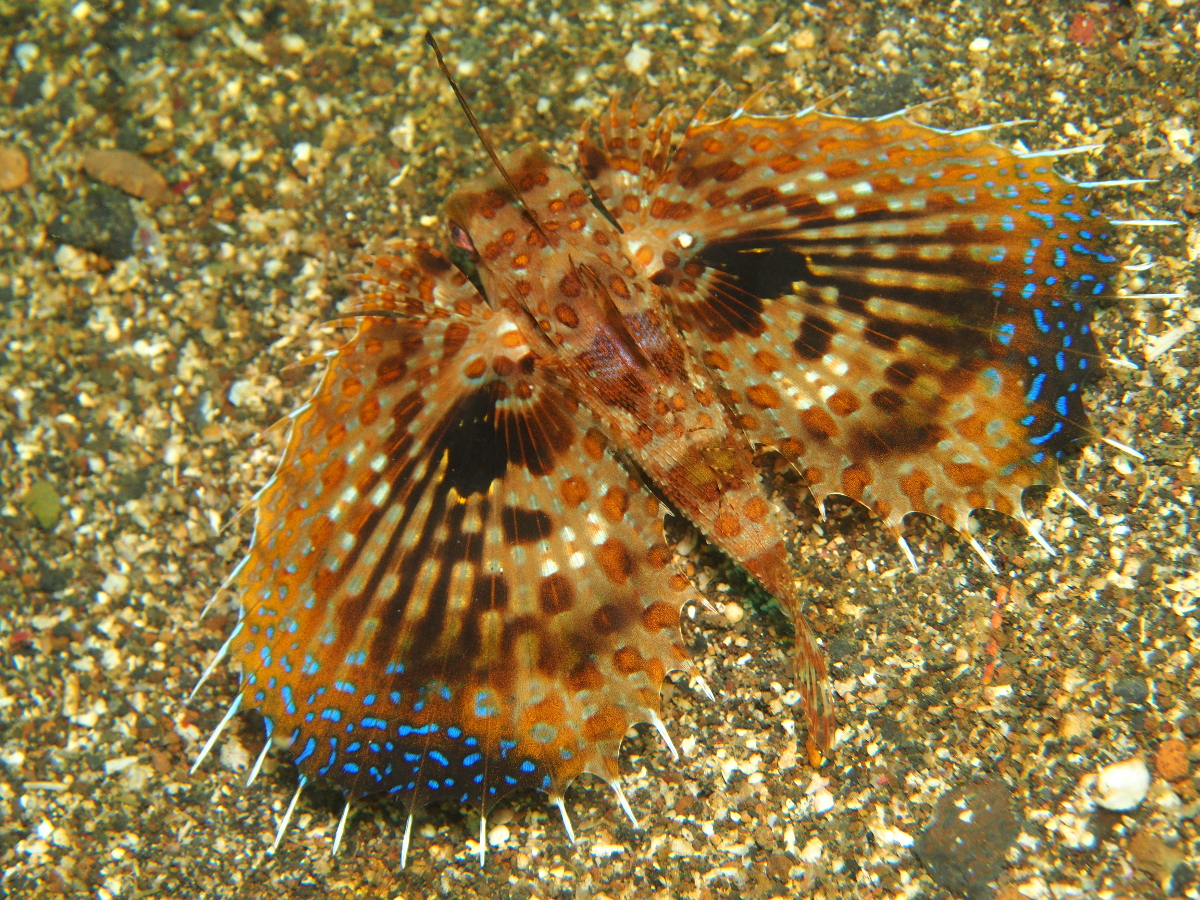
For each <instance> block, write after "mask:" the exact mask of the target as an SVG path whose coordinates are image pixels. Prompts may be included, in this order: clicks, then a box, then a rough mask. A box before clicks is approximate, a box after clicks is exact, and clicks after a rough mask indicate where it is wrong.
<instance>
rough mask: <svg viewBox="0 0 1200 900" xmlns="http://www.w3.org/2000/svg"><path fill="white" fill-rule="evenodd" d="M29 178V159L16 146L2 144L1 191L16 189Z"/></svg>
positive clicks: (0, 153)
mask: <svg viewBox="0 0 1200 900" xmlns="http://www.w3.org/2000/svg"><path fill="white" fill-rule="evenodd" d="M28 180H29V159H28V158H27V157H26V156H25V154H24V153H22V152H21V151H20V150H19V149H17V148H16V147H9V146H7V145H0V191H15V190H16V189H17V188H19V187H20V186H21V185H23V184H25V182H27V181H28Z"/></svg>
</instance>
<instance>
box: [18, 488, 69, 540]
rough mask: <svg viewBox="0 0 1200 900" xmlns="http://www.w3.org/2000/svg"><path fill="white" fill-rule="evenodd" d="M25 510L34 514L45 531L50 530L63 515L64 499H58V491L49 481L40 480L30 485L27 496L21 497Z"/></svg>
mask: <svg viewBox="0 0 1200 900" xmlns="http://www.w3.org/2000/svg"><path fill="white" fill-rule="evenodd" d="M21 505H22V506H24V507H25V511H26V512H27V513H29V515H31V516H33V518H34V520H35V521H36V522H37V523H38V526H39V527H40V528H41V529H42V530H43V531H49V530H50V529H52V528H53V527H54V526H55V525H56V524H57V523H58V517H59V516H60V515H62V501H61V500H59V499H58V491H56V490H55V489H54V485H52V484H51V483H50V482H48V481H38V482H35V483H34V484H32V485H30V487H29V490H27V491H26V492H25V496H24V497H22V498H21Z"/></svg>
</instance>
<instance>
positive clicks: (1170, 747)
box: [1154, 738, 1188, 781]
mask: <svg viewBox="0 0 1200 900" xmlns="http://www.w3.org/2000/svg"><path fill="white" fill-rule="evenodd" d="M1154 771H1155V772H1157V773H1158V775H1159V777H1160V778H1164V779H1166V780H1167V781H1178V780H1179V779H1181V778H1186V777H1187V774H1188V750H1187V744H1185V743H1184V742H1183V741H1181V740H1179V739H1178V738H1171V739H1170V740H1167V741H1163V742H1162V743H1161V744H1159V746H1158V752H1157V753H1155V754H1154Z"/></svg>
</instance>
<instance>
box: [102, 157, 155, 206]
mask: <svg viewBox="0 0 1200 900" xmlns="http://www.w3.org/2000/svg"><path fill="white" fill-rule="evenodd" d="M83 170H84V171H85V172H87V173H88V175H90V176H91V177H92V178H94V179H96V180H97V181H101V182H103V183H104V184H107V185H109V186H111V187H115V188H119V189H120V190H122V191H124V192H125V193H127V194H130V195H131V196H134V197H139V198H140V199H142V200H149V201H151V202H153V203H161V202H163V201H165V200H168V199H169V198H170V196H171V190H170V188H169V187H168V186H167V179H166V178H164V177H163V175H162V173H161V172H159V171H158V169H156V168H154V166H152V165H150V163H148V162H146V160H144V159H142V158H141V157H140V156H138V155H137V154H136V153H130V152H129V151H127V150H93V151H92V152H90V153H89V154H87V156H85V157H84V158H83Z"/></svg>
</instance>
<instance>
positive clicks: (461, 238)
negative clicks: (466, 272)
mask: <svg viewBox="0 0 1200 900" xmlns="http://www.w3.org/2000/svg"><path fill="white" fill-rule="evenodd" d="M450 243H452V244H453V245H454V246H455V247H457V248H458V249H459V250H462V251H464V252H465V253H469V254H470V255H471V259H478V258H479V251H478V250H476V249H475V243H474V242H473V241H472V240H471V236H470V235H469V234H467V230H466V229H465V228H463V227H462V226H461V225H459V224H458V223H457V222H451V223H450Z"/></svg>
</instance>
